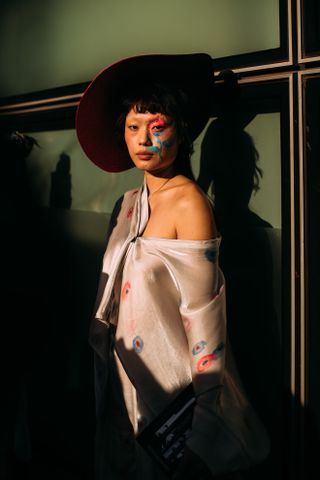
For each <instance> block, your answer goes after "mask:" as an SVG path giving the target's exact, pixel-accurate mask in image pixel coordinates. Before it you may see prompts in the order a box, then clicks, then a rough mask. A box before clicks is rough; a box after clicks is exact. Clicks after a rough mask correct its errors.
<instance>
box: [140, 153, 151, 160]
mask: <svg viewBox="0 0 320 480" xmlns="http://www.w3.org/2000/svg"><path fill="white" fill-rule="evenodd" d="M137 157H139V158H140V160H150V158H152V157H153V153H152V152H145V151H144V152H138V153H137Z"/></svg>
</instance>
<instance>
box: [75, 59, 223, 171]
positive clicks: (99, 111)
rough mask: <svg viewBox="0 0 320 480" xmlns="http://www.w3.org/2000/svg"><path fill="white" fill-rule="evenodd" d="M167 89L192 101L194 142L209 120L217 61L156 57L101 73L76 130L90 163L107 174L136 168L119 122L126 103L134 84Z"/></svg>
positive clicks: (80, 111)
mask: <svg viewBox="0 0 320 480" xmlns="http://www.w3.org/2000/svg"><path fill="white" fill-rule="evenodd" d="M140 79H141V82H143V83H146V82H149V81H150V83H154V82H155V83H163V82H164V83H165V84H166V85H168V84H169V85H172V86H173V87H174V88H179V89H181V90H183V91H184V92H185V93H186V94H187V96H188V99H189V104H188V106H189V108H188V118H187V119H186V122H187V125H188V130H189V136H190V139H191V141H193V140H194V139H195V138H197V136H198V135H199V134H200V133H201V131H202V130H203V128H204V127H205V125H206V123H207V121H208V118H209V116H210V112H209V109H210V105H209V103H210V102H209V96H210V92H211V88H212V86H213V82H214V75H213V67H212V58H211V57H210V55H208V54H206V53H193V54H177V55H170V54H153V55H139V56H134V57H129V58H124V59H122V60H120V61H118V62H115V63H112V64H111V65H109V66H108V67H106V68H105V69H104V70H102V71H101V72H100V73H99V74H98V75H97V76H96V77H95V78H94V79H93V80H92V82H91V83H90V84H89V86H88V87H87V89H86V90H85V92H84V94H83V95H82V97H81V100H80V103H79V105H78V109H77V113H76V130H77V135H78V139H79V142H80V145H81V147H82V148H83V150H84V152H85V154H86V155H87V156H88V157H89V159H90V160H91V161H92V162H93V163H95V164H96V165H97V166H98V167H100V168H102V169H103V170H106V171H108V172H121V171H123V170H128V169H129V168H132V167H134V164H133V162H132V160H131V158H130V156H129V153H128V152H127V151H126V149H124V148H123V147H121V146H120V144H119V141H118V139H117V136H116V122H117V118H118V115H119V104H120V102H121V99H122V98H123V97H124V96H125V95H126V94H127V93H129V92H130V84H131V82H137V81H139V80H140Z"/></svg>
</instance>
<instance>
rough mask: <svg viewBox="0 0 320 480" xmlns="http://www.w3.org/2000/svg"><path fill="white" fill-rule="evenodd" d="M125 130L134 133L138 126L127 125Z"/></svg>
mask: <svg viewBox="0 0 320 480" xmlns="http://www.w3.org/2000/svg"><path fill="white" fill-rule="evenodd" d="M127 128H128V129H129V130H131V131H133V132H135V131H136V130H138V126H137V125H134V124H131V125H127Z"/></svg>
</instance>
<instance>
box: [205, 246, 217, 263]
mask: <svg viewBox="0 0 320 480" xmlns="http://www.w3.org/2000/svg"><path fill="white" fill-rule="evenodd" d="M204 254H205V256H206V259H207V260H208V261H209V262H212V263H214V262H215V261H216V260H217V250H215V249H212V248H208V249H207V250H206V251H205V252H204Z"/></svg>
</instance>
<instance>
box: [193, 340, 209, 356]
mask: <svg viewBox="0 0 320 480" xmlns="http://www.w3.org/2000/svg"><path fill="white" fill-rule="evenodd" d="M206 345H207V342H206V341H205V340H200V342H198V343H196V344H195V346H194V347H193V349H192V355H198V353H200V352H202V350H204V348H205V346H206Z"/></svg>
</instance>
